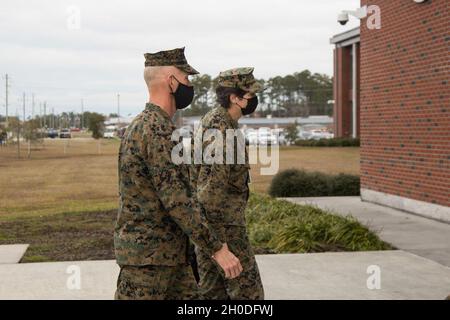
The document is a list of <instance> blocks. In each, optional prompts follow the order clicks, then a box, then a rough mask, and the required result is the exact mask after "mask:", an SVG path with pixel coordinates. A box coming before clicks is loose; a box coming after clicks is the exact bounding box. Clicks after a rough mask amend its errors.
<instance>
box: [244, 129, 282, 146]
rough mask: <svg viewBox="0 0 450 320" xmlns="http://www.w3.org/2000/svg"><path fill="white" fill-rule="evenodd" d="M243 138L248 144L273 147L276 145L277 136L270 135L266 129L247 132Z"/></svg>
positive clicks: (270, 132) (269, 131)
mask: <svg viewBox="0 0 450 320" xmlns="http://www.w3.org/2000/svg"><path fill="white" fill-rule="evenodd" d="M245 138H246V141H247V143H248V144H251V145H256V144H264V145H273V144H278V139H277V135H276V134H274V133H272V131H271V130H268V129H258V130H247V131H246V134H245Z"/></svg>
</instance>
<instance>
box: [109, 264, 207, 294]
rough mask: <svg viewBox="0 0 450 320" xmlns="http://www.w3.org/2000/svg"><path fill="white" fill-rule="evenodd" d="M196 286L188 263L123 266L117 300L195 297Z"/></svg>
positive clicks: (118, 280) (118, 284)
mask: <svg viewBox="0 0 450 320" xmlns="http://www.w3.org/2000/svg"><path fill="white" fill-rule="evenodd" d="M199 298H200V296H199V291H198V285H197V282H196V281H195V278H194V275H193V273H192V269H191V267H190V266H189V265H179V266H174V267H169V266H142V267H139V266H122V267H121V268H120V274H119V278H118V279H117V290H116V294H115V299H116V300H194V299H199Z"/></svg>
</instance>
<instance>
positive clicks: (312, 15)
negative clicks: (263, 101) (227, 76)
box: [0, 0, 360, 115]
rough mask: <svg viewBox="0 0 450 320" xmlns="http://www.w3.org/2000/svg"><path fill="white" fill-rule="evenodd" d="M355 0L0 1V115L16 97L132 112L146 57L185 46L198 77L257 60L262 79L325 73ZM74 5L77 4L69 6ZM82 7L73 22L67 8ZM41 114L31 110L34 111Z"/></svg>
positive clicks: (138, 104) (139, 99)
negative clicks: (343, 17) (341, 20)
mask: <svg viewBox="0 0 450 320" xmlns="http://www.w3.org/2000/svg"><path fill="white" fill-rule="evenodd" d="M359 3H360V1H359V0H320V1H319V0H315V1H309V0H271V1H268V0H258V1H256V0H252V1H249V0H222V1H218V0H195V1H186V0H170V1H150V0H128V1H118V0H115V1H114V0H108V1H106V0H103V1H98V0H96V1H77V0H72V1H65V0H59V1H54V0H48V1H44V0H36V1H29V0H27V1H25V0H1V2H0V74H1V80H2V81H1V87H0V114H5V89H4V87H5V74H6V73H7V74H8V75H9V77H10V79H11V81H10V85H11V86H10V99H9V101H10V109H9V114H13V115H14V114H16V109H18V110H19V112H20V114H22V102H21V98H22V93H23V92H25V93H26V94H27V100H26V101H27V114H30V113H31V94H32V93H34V94H35V96H36V110H38V104H39V102H42V101H44V100H45V101H47V106H48V109H47V110H49V109H51V108H54V109H55V112H56V113H60V112H62V111H80V110H81V107H80V105H81V99H82V98H83V99H84V105H85V110H90V111H97V112H102V113H105V114H109V113H110V112H116V111H117V93H120V104H121V114H123V115H127V114H133V115H134V114H136V113H138V112H139V111H141V110H142V109H143V106H144V104H145V101H146V100H147V99H148V97H147V92H146V87H145V83H144V81H143V77H142V71H143V65H144V58H143V53H145V52H155V51H159V50H165V49H172V48H176V47H181V46H186V51H185V53H186V57H187V59H188V61H189V62H190V64H191V65H192V66H194V68H196V69H197V70H199V71H200V72H201V73H208V74H210V75H212V76H216V75H217V74H218V72H219V71H221V70H225V69H228V68H231V67H237V66H254V67H255V76H256V77H258V78H269V77H272V76H275V75H286V74H289V73H293V72H296V71H301V70H304V69H309V70H311V71H312V72H319V73H326V74H328V75H332V72H333V61H332V46H331V45H330V44H329V39H330V37H331V36H332V35H334V34H337V33H340V32H343V31H345V30H348V29H350V28H353V27H355V26H357V25H358V24H359V21H357V20H356V19H353V18H352V19H351V21H350V22H349V23H348V24H347V25H346V26H344V27H343V26H341V25H340V24H338V23H337V22H336V18H337V14H338V13H339V11H340V10H343V9H355V8H357V7H359ZM71 6H74V7H75V10H73V9H70V7H71ZM76 10H79V11H80V19H79V21H80V24H79V28H77V26H78V25H77V19H76V18H74V17H76V16H75V15H74V14H76ZM36 112H38V111H36Z"/></svg>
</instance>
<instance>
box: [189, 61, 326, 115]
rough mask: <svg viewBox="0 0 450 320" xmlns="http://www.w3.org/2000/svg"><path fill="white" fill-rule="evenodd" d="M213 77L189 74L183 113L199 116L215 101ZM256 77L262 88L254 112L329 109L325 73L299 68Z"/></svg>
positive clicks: (310, 112)
mask: <svg viewBox="0 0 450 320" xmlns="http://www.w3.org/2000/svg"><path fill="white" fill-rule="evenodd" d="M217 81H218V79H217V78H212V77H211V76H210V75H208V74H202V75H196V76H194V77H193V78H192V80H191V82H192V83H193V85H194V87H195V96H194V100H193V101H192V104H191V105H190V107H189V108H187V109H186V110H183V116H201V115H203V114H205V113H206V112H207V111H208V110H209V109H210V108H211V107H212V106H214V105H215V100H216V97H215V88H216V86H217ZM258 81H261V82H262V83H263V84H264V87H265V88H266V89H265V90H264V91H263V92H261V93H259V94H258V99H259V103H260V107H259V108H258V112H257V113H255V116H261V117H265V116H267V115H272V116H274V117H299V116H300V117H307V116H309V115H329V116H331V115H332V113H333V106H332V105H331V104H330V103H329V101H330V100H332V99H333V79H332V78H331V77H329V76H328V75H326V74H320V73H311V72H310V71H309V70H303V71H301V72H295V73H293V74H288V75H286V76H276V77H272V78H269V79H267V80H265V79H259V80H258Z"/></svg>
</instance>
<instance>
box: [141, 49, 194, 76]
mask: <svg viewBox="0 0 450 320" xmlns="http://www.w3.org/2000/svg"><path fill="white" fill-rule="evenodd" d="M144 57H145V66H146V67H158V66H174V67H177V68H178V69H180V70H182V71H184V72H186V73H187V74H198V73H199V72H198V71H197V70H195V69H194V68H192V67H191V66H190V65H189V63H188V62H187V60H186V57H185V56H184V47H183V48H176V49H172V50H164V51H159V52H155V53H144Z"/></svg>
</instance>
